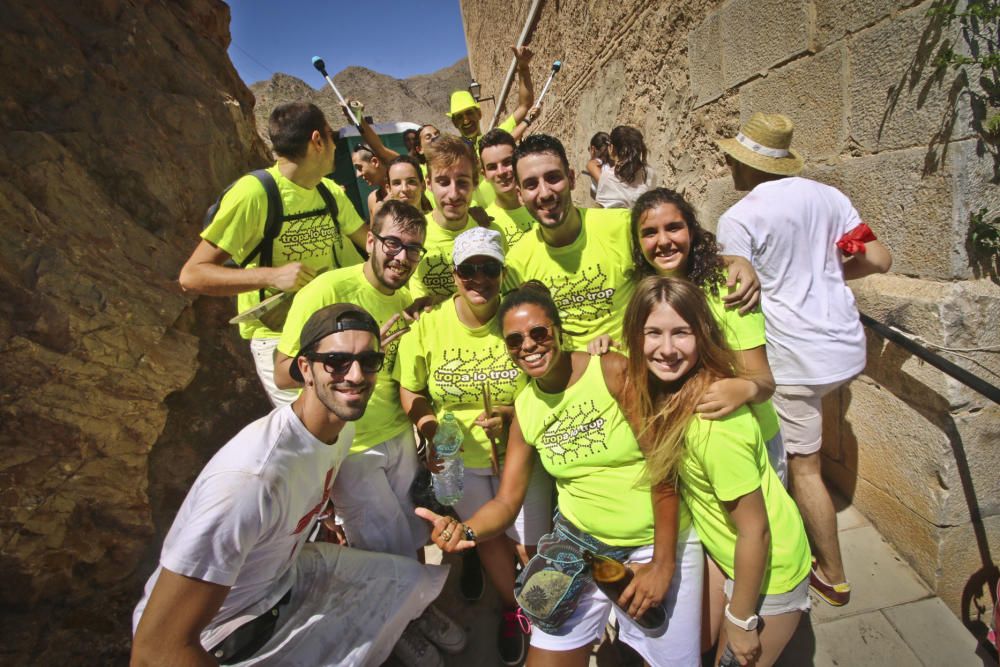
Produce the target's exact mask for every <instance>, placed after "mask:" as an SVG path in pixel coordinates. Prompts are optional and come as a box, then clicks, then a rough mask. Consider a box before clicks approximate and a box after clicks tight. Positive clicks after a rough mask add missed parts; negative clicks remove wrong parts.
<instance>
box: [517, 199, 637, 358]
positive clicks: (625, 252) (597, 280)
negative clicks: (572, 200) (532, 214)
mask: <svg viewBox="0 0 1000 667" xmlns="http://www.w3.org/2000/svg"><path fill="white" fill-rule="evenodd" d="M578 210H579V211H580V217H581V218H582V220H583V224H582V227H581V229H580V235H579V236H577V238H576V240H575V241H573V242H572V243H571V244H569V245H568V246H563V247H561V248H553V247H551V246H549V245H547V244H546V243H545V241H544V240H543V239H542V233H541V229H540V227H539V226H538V225H536V226H535V228H534V230H533V231H531V232H529V233H527V234H525V235H524V236H522V237H521V240H520V241H518V242H517V245H516V246H513V247H512V248H511V249H510V253H508V255H507V274H508V279H507V282H506V283H505V288H507V289H509V288H513V287H516V286H517V285H520V284H521V283H524V282H526V281H528V280H532V279H534V280H540V281H542V282H543V283H545V284H546V285H548V287H549V289H550V290H551V291H552V298H553V300H554V301H555V304H556V307H557V308H558V309H559V314H560V317H561V318H562V321H563V329H564V333H565V334H566V340H567V341H568V343H569V344H570V346H571V349H583V348H586V346H587V343H588V342H590V341H591V340H593V339H594V338H596V337H597V336H599V335H601V334H608V335H609V336H611V337H612V338H613V339H614V340H618V341H620V340H621V334H622V318H623V317H624V316H625V308H626V307H627V306H628V301H629V299H630V298H631V296H632V292H633V291H635V283H634V281H633V280H632V274H633V263H632V238H631V232H630V223H629V210H628V209H621V208H618V209H614V208H607V209H586V208H581V209H578Z"/></svg>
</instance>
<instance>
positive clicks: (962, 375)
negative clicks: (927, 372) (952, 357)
mask: <svg viewBox="0 0 1000 667" xmlns="http://www.w3.org/2000/svg"><path fill="white" fill-rule="evenodd" d="M861 323H862V324H864V325H865V326H866V327H868V328H869V329H871V330H872V331H874V332H875V333H877V334H878V335H880V336H882V338H885V339H887V340H891V341H892V342H893V343H895V344H896V345H899V346H900V347H902V348H903V349H905V350H906V351H907V352H911V353H912V354H914V355H915V356H917V357H920V358H921V359H923V360H924V361H926V362H927V363H929V364H930V365H931V366H933V367H934V368H936V369H938V370H939V371H941V372H942V373H944V374H945V375H948V376H950V377H953V378H955V379H956V380H958V381H959V382H961V383H962V384H964V385H965V386H966V387H969V388H970V389H974V390H976V391H978V392H979V393H980V394H982V395H983V396H985V397H986V398H988V399H990V400H991V401H993V402H994V403H1000V387H997V386H995V385H992V384H990V383H989V382H987V381H986V380H984V379H982V378H981V377H979V376H977V375H973V374H972V373H970V372H969V371H967V370H965V369H964V368H962V367H961V366H958V365H957V364H955V363H953V362H951V361H948V360H947V359H945V358H944V357H942V356H941V355H940V354H937V353H936V352H931V351H930V350H928V349H927V348H926V347H924V346H923V345H921V344H920V343H918V342H917V341H915V340H913V339H912V338H909V337H907V336H905V335H904V334H902V333H900V332H898V331H896V330H894V329H892V328H890V327H889V326H887V325H885V324H882V323H881V322H879V321H878V320H876V319H873V318H871V317H869V316H868V315H865V314H864V313H861Z"/></svg>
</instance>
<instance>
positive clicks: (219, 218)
mask: <svg viewBox="0 0 1000 667" xmlns="http://www.w3.org/2000/svg"><path fill="white" fill-rule="evenodd" d="M267 171H268V172H269V173H270V174H271V175H272V176H273V177H274V180H275V182H276V183H277V184H278V192H279V193H281V205H282V209H283V212H284V215H285V218H286V219H285V222H284V224H283V225H282V228H281V234H280V235H279V236H278V238H276V239H275V240H274V246H273V251H272V253H273V254H272V257H273V261H272V263H271V264H272V266H283V265H285V264H288V263H290V262H302V263H303V264H305V265H306V266H308V267H310V268H313V269H317V270H319V269H330V268H337V267H342V266H352V265H354V264H360V263H361V255H360V254H359V253H358V251H357V249H356V248H355V247H354V244H353V243H352V242H351V239H349V238H348V235H349V234H353V233H354V232H355V231H357V230H358V229H359V228H360V227H361V226H362V225H364V224H365V222H364V220H362V219H361V216H359V215H358V212H357V211H356V210H355V208H354V204H352V203H351V200H350V199H348V198H347V195H346V194H344V190H343V188H341V187H340V186H339V185H337V184H336V183H334V182H333V181H331V180H330V179H328V178H324V179H323V183H324V185H326V187H327V188H328V189H329V190H330V193H331V194H332V195H333V198H334V199H335V200H336V202H337V210H338V213H337V220H338V222H339V227H340V229H339V231H338V230H337V229H336V226H335V225H333V224H332V222H331V220H330V215H329V214H328V213H327V209H326V204H325V203H324V202H323V197H322V196H321V195H320V194H319V190H317V189H315V188H313V189H311V190H310V189H308V188H303V187H301V186H299V185H296V184H295V183H293V182H292V181H290V180H288V179H287V178H285V177H284V176H282V175H281V172H280V171H279V170H278V167H277V165H275V166H273V167H271V168H269V169H268V170H267ZM289 218H292V219H289ZM266 222H267V193H266V192H265V191H264V186H263V185H261V182H260V181H259V180H257V178H256V177H254V176H252V175H250V174H247V175H245V176H243V177H242V178H240V179H239V180H238V181H236V183H235V184H233V187H232V188H230V189H229V192H227V193H226V195H225V196H224V197H223V198H222V201H221V202H220V203H219V210H218V212H217V213H216V214H215V217H214V218H213V219H212V222H211V223H210V224H209V225H208V227H206V228H205V229H204V231H202V233H201V237H202V238H203V239H205V240H206V241H208V242H210V243H212V244H214V245H216V246H218V247H219V248H221V249H222V250H224V251H226V252H227V253H229V255H230V256H232V258H233V259H234V260H235V261H236V262H237V263H239V262H242V261H243V259H244V258H245V257H246V256H247V255H249V254H250V253H251V252H252V251H253V249H254V248H255V247H257V244H259V243H260V241H261V239H263V238H264V224H265V223H266ZM258 261H259V258H258V259H254V261H252V262H250V264H248V265H247V268H255V267H257V266H259V264H258ZM274 293H277V292H274ZM265 296H270V294H267V293H265ZM259 302H260V294H259V290H252V291H250V292H243V293H242V294H240V295H239V296H238V297H237V299H236V307H237V311H238V312H243V311H244V310H246V309H247V308H250V307H252V306H255V305H256V304H258V303H259ZM239 326H240V335H241V336H242V337H243V338H277V337H278V336H280V335H281V332H279V331H274V330H272V329H269V328H268V327H266V326H265V325H264V324H263V323H262V322H261V321H260V320H252V321H250V322H242V323H240V325H239Z"/></svg>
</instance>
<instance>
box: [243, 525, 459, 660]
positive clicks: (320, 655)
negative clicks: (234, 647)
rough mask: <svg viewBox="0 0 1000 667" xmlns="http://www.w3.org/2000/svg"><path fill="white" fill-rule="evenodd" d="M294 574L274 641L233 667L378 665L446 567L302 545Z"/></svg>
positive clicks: (436, 588) (422, 606)
mask: <svg viewBox="0 0 1000 667" xmlns="http://www.w3.org/2000/svg"><path fill="white" fill-rule="evenodd" d="M294 568H295V574H294V584H293V585H292V596H291V599H290V600H289V602H288V606H287V608H286V610H285V612H284V613H283V614H282V615H281V616H280V618H279V620H278V625H277V627H276V628H275V630H274V634H273V635H272V636H271V638H270V639H269V640H268V641H267V643H266V644H264V646H262V647H261V649H260V650H259V651H257V652H256V653H255V654H254V656H253V657H252V658H250V659H248V660H246V661H244V662H240V663H237V664H239V665H256V664H261V665H276V664H281V665H316V666H317V667H322V666H327V665H329V666H330V667H333V666H334V665H337V666H339V667H343V666H348V667H362V666H363V665H380V664H382V662H383V661H384V660H386V659H387V658H388V657H389V653H390V652H391V651H392V647H393V646H394V645H395V644H396V641H397V640H398V639H399V637H400V635H402V634H403V630H405V629H406V626H407V624H408V623H409V622H410V621H412V620H413V619H415V618H417V617H418V616H420V614H421V613H423V611H424V609H425V608H426V607H427V605H429V604H430V603H431V602H433V601H434V599H435V598H436V597H437V596H438V594H439V593H440V592H441V588H442V587H443V586H444V582H445V580H446V579H447V578H448V566H437V565H421V564H420V563H418V562H416V561H415V560H413V559H412V558H399V557H397V556H390V555H389V554H373V553H371V552H367V551H361V550H360V549H345V548H344V547H340V546H337V545H335V544H324V543H310V544H306V545H304V546H303V548H302V551H301V552H299V555H298V557H297V558H296V560H295V565H294ZM345 637H350V641H345V640H344V638H345Z"/></svg>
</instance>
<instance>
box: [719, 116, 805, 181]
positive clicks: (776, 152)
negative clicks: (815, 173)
mask: <svg viewBox="0 0 1000 667" xmlns="http://www.w3.org/2000/svg"><path fill="white" fill-rule="evenodd" d="M792 129H793V127H792V119H791V118H789V117H788V116H785V115H783V114H780V113H769V114H765V113H761V112H759V111H758V112H756V113H754V114H753V115H752V116H750V120H748V121H747V122H746V123H745V124H744V125H743V127H741V128H740V131H739V133H738V134H737V135H736V137H734V138H732V139H718V140H716V142H715V144H716V145H717V146H718V147H719V148H721V149H722V150H723V151H725V152H726V153H728V154H729V155H730V156H732V157H733V159H735V160H739V161H740V162H742V163H743V164H745V165H748V166H750V167H753V168H754V169H757V170H759V171H763V172H765V173H767V174H777V175H779V176H794V175H795V174H797V173H799V172H800V171H802V156H801V155H799V153H798V152H797V151H795V150H793V149H792V148H791V145H792Z"/></svg>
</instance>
